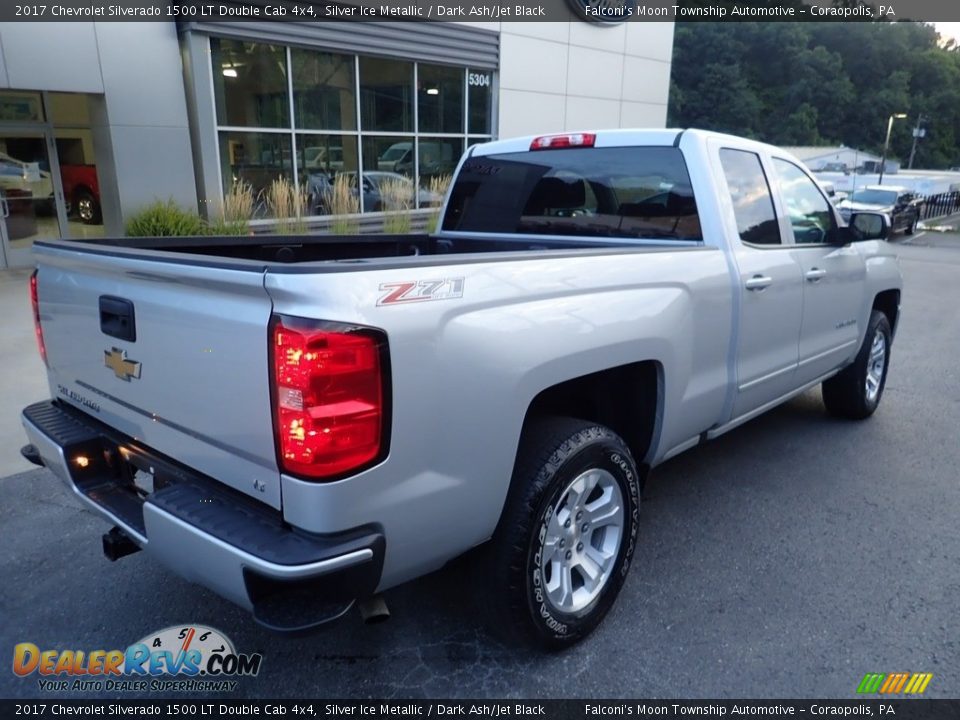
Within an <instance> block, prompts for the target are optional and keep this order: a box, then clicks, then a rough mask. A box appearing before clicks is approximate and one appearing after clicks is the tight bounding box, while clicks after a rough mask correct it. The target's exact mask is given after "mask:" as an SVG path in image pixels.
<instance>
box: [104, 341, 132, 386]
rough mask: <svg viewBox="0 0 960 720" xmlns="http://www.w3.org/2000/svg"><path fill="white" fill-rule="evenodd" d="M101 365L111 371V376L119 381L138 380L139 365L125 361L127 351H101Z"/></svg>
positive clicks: (114, 349)
mask: <svg viewBox="0 0 960 720" xmlns="http://www.w3.org/2000/svg"><path fill="white" fill-rule="evenodd" d="M103 364H104V365H106V366H107V367H108V368H110V369H111V370H113V374H114V375H116V376H117V377H118V378H120V379H121V380H126V381H127V382H130V378H136V379H138V380H139V379H140V363H139V362H137V361H136V360H128V359H127V351H126V350H121V349H120V348H112V349H110V350H104V351H103Z"/></svg>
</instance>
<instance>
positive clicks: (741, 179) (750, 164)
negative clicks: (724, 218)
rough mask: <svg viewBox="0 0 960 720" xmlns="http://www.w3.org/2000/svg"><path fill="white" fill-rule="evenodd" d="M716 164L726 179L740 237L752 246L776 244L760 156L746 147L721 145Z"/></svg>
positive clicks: (774, 222)
mask: <svg viewBox="0 0 960 720" xmlns="http://www.w3.org/2000/svg"><path fill="white" fill-rule="evenodd" d="M720 164H721V165H722V166H723V174H724V175H725V176H726V178H727V188H728V189H729V191H730V199H731V200H732V201H733V215H734V217H735V218H736V220H737V232H739V233H740V239H741V240H743V241H744V242H748V243H752V244H754V245H779V244H780V227H779V225H778V224H777V215H776V213H775V212H774V209H773V197H772V196H771V194H770V186H769V185H768V184H767V176H766V175H765V174H764V172H763V166H762V165H761V164H760V157H759V156H758V155H757V154H756V153H752V152H747V151H746V150H731V149H729V148H723V149H722V150H721V151H720Z"/></svg>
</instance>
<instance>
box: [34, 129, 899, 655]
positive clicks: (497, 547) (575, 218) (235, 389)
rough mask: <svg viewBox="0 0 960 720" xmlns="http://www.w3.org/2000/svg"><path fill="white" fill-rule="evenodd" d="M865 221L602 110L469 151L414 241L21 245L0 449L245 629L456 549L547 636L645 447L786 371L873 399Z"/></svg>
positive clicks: (761, 168) (728, 420)
mask: <svg viewBox="0 0 960 720" xmlns="http://www.w3.org/2000/svg"><path fill="white" fill-rule="evenodd" d="M889 229H890V227H889V219H888V218H887V217H886V216H884V215H881V214H870V213H861V214H854V215H853V216H852V217H851V218H850V222H849V224H847V223H845V222H843V221H842V220H841V218H840V217H839V216H838V214H837V212H836V211H835V209H834V207H833V205H832V204H831V203H830V202H829V200H828V199H827V197H826V196H825V195H824V193H823V192H822V189H821V188H820V187H819V186H818V184H817V182H816V181H815V180H813V179H812V177H811V176H810V175H809V173H808V172H807V170H806V169H805V168H804V166H803V165H802V164H801V163H800V162H798V161H797V160H796V159H795V158H793V157H792V156H790V155H789V154H787V153H785V152H783V151H781V150H779V149H777V148H775V147H771V146H768V145H763V144H760V143H756V142H752V141H749V140H744V139H741V138H736V137H731V136H726V135H719V134H715V133H708V132H703V131H697V130H688V131H682V132H681V131H677V130H616V131H613V130H611V131H598V132H595V133H572V134H563V135H551V136H542V137H526V138H518V139H511V140H503V141H498V142H492V143H488V144H485V145H476V146H474V147H472V148H470V149H469V150H468V151H467V153H466V154H465V156H464V157H463V158H462V159H461V161H460V164H459V167H458V169H457V173H456V176H455V179H454V182H453V185H452V187H451V190H450V192H449V194H448V197H447V198H446V201H445V206H444V208H443V210H442V219H441V224H440V229H439V230H438V232H436V233H435V234H432V235H373V236H354V237H339V236H298V237H274V236H262V237H250V238H239V239H238V238H156V239H148V240H142V239H138V240H134V239H129V238H128V239H124V240H115V241H111V240H104V241H100V242H96V243H92V242H90V243H78V242H63V241H51V242H38V243H36V258H37V265H38V268H37V271H36V273H35V275H34V277H33V279H32V283H31V291H32V293H33V307H34V313H35V320H36V327H37V338H38V341H39V344H40V349H41V353H42V354H43V356H44V359H45V361H46V364H47V367H48V372H49V381H50V392H51V395H52V397H53V400H46V401H43V402H40V403H37V404H35V405H31V406H30V407H28V408H26V409H25V410H24V411H23V425H24V427H25V429H26V433H27V436H28V438H29V442H30V445H28V446H26V447H25V448H24V450H23V452H24V454H25V455H26V456H27V457H28V458H30V459H32V460H34V461H35V462H37V463H38V464H43V465H45V466H46V467H48V468H49V469H50V470H51V471H53V472H54V473H55V474H57V475H58V476H59V477H60V478H61V479H62V480H63V481H64V482H65V483H66V485H67V486H68V487H69V488H70V489H71V490H72V491H73V492H74V493H75V494H76V495H77V496H78V497H79V498H80V500H81V501H82V502H83V503H85V504H86V505H87V506H88V507H90V508H91V509H93V510H94V511H95V512H96V513H98V514H100V515H101V516H103V517H104V518H105V519H106V520H107V521H108V522H109V523H111V524H112V525H113V526H114V527H113V529H112V530H111V531H110V532H109V533H107V534H106V535H104V550H105V552H106V554H107V556H108V557H109V558H111V559H116V558H118V557H121V556H123V555H125V554H128V553H130V552H133V551H136V550H139V549H143V550H146V551H147V553H149V554H151V555H153V556H154V557H155V558H156V559H157V560H158V561H159V562H160V563H162V564H163V565H166V566H167V567H168V568H170V569H172V570H173V571H175V572H177V573H179V574H180V575H182V576H183V577H185V578H187V579H189V580H191V581H194V582H197V583H200V584H202V585H205V586H207V587H209V588H212V589H213V590H214V591H216V592H217V593H219V594H221V595H222V596H224V597H226V598H229V599H230V600H232V601H234V602H236V603H238V604H240V605H242V606H244V607H246V608H248V609H250V610H251V611H252V613H253V615H254V617H255V618H256V619H257V620H258V621H260V622H261V623H263V624H265V625H267V626H269V627H272V628H275V629H278V630H290V631H293V630H303V629H307V628H311V627H313V626H316V625H319V624H322V623H324V622H327V621H329V620H332V619H334V618H337V617H339V616H341V615H343V614H344V613H345V612H346V611H347V610H348V609H349V608H350V607H351V606H352V605H354V604H355V603H359V605H360V607H361V610H362V611H365V612H366V614H367V616H368V617H372V618H378V617H382V616H383V612H384V610H385V606H384V605H383V603H382V598H381V596H380V593H381V592H382V591H384V590H386V589H387V588H391V587H394V586H396V585H397V584H399V583H402V582H404V581H407V580H410V579H411V578H415V577H417V576H420V575H423V574H424V573H428V572H430V571H432V570H435V569H437V568H440V567H441V566H443V565H444V564H445V563H448V562H449V561H451V560H452V559H454V558H456V557H458V556H460V555H462V554H464V553H466V552H467V551H469V550H471V549H473V548H478V546H481V545H484V547H483V548H478V552H477V553H476V554H477V558H476V562H477V563H480V564H481V567H480V568H479V569H478V571H477V573H478V575H480V576H482V581H481V583H480V584H481V586H482V588H483V593H484V596H483V605H484V607H485V608H487V609H488V610H489V611H490V614H491V616H492V618H493V621H494V625H495V627H497V628H498V629H500V630H501V631H504V632H505V634H507V635H508V636H511V637H514V638H525V639H527V640H529V641H531V642H533V643H535V644H539V645H542V646H546V647H550V648H559V647H564V646H567V645H570V644H572V643H574V642H576V641H577V640H580V639H582V638H583V637H585V636H586V635H587V634H588V633H589V632H590V631H591V630H592V629H593V628H594V627H596V625H597V624H598V623H599V622H600V620H601V619H602V618H603V616H604V615H605V614H606V613H607V611H608V610H609V609H610V607H611V605H612V603H613V602H614V599H615V598H616V596H617V594H618V592H619V590H620V588H621V586H622V584H623V582H624V580H625V578H626V576H627V571H628V569H629V567H630V563H631V559H632V557H633V554H634V552H635V550H636V547H637V544H638V533H637V531H638V513H639V509H640V500H641V490H642V486H643V481H644V479H645V478H646V476H647V474H648V473H649V471H650V469H651V468H653V467H655V466H656V465H657V464H659V463H662V462H663V461H664V460H666V459H667V458H670V457H672V456H674V455H676V454H677V453H680V452H682V451H683V450H686V449H688V448H691V447H693V446H695V445H697V444H699V443H702V442H705V441H706V440H709V439H711V438H714V437H717V436H718V435H722V434H723V433H725V432H726V431H728V430H730V429H731V428H734V427H736V426H738V425H740V424H741V423H743V422H745V421H747V420H749V419H751V418H753V417H755V416H757V415H759V414H760V413H763V412H764V411H766V410H769V409H770V408H772V407H774V406H775V405H777V404H779V403H782V402H784V401H785V400H787V399H789V398H790V397H792V396H794V395H796V394H798V393H801V392H803V391H805V390H807V389H809V388H812V387H814V386H815V385H818V384H822V393H823V400H824V404H825V406H826V409H827V411H828V412H830V413H831V414H833V415H839V416H842V417H846V418H852V419H862V418H866V417H868V416H869V415H870V414H871V413H873V412H874V410H875V409H876V408H877V405H878V403H879V402H880V397H881V395H882V393H883V387H884V381H885V378H886V374H887V367H888V365H889V361H890V347H891V342H892V340H893V337H894V331H895V329H896V326H897V319H898V317H899V311H900V288H901V276H900V271H899V269H898V265H897V261H896V258H895V255H894V253H893V252H892V250H891V248H890V246H889V245H888V244H887V243H886V242H885V241H884V238H885V237H886V235H887V233H888V232H889ZM488 541H489V542H488Z"/></svg>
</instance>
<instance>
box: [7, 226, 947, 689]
mask: <svg viewBox="0 0 960 720" xmlns="http://www.w3.org/2000/svg"><path fill="white" fill-rule="evenodd" d="M898 246H899V250H900V254H901V260H902V268H903V272H904V276H905V283H906V286H905V292H904V298H903V315H902V320H901V325H900V331H899V334H898V337H897V339H896V342H895V344H894V347H893V357H892V363H891V367H890V375H889V379H888V382H887V387H886V392H885V395H884V398H883V402H882V404H881V407H880V409H879V411H878V412H877V413H876V415H875V416H874V417H873V418H871V419H870V420H868V421H865V422H860V423H854V422H843V421H838V420H833V419H830V418H828V417H827V416H826V415H825V413H824V409H823V405H822V402H821V400H820V395H819V391H818V390H817V391H812V392H809V393H807V394H805V395H803V396H801V397H799V398H797V399H796V400H794V401H792V402H790V403H789V404H787V405H785V406H783V407H781V408H778V409H777V410H774V411H773V412H771V413H769V414H767V415H765V416H764V417H763V418H761V419H759V420H755V421H753V422H751V423H748V424H747V425H745V426H743V427H741V428H739V429H737V430H735V431H733V432H731V433H729V434H727V435H726V436H724V437H721V438H719V439H718V440H716V441H714V442H712V443H709V444H707V445H705V446H702V447H699V448H697V449H694V450H691V451H689V452H687V453H685V454H683V455H681V456H679V457H677V458H675V459H674V460H671V461H670V462H668V463H666V464H665V465H663V466H661V467H659V468H657V469H656V470H655V471H654V474H653V476H652V478H651V480H650V482H649V483H648V484H647V487H646V491H645V496H644V505H643V508H642V513H641V517H642V520H641V532H640V542H639V544H638V547H637V552H636V560H635V563H634V566H633V568H632V570H631V573H630V576H629V577H628V579H627V582H626V585H625V587H624V590H623V592H622V594H621V596H620V598H619V600H618V602H617V603H616V605H615V607H614V609H613V611H612V612H611V614H610V615H609V616H608V618H607V620H606V622H605V623H603V625H602V626H601V627H600V628H599V629H598V631H597V632H596V633H595V634H594V635H593V636H592V637H591V638H589V639H588V640H587V641H586V642H584V643H582V644H581V645H579V646H578V647H576V648H574V649H572V650H569V651H567V652H564V653H560V654H553V655H542V654H539V653H535V652H530V651H523V650H516V649H513V648H508V647H505V646H503V645H501V644H499V643H498V642H497V641H495V640H494V639H493V638H492V637H491V636H490V635H489V634H488V633H487V631H486V630H485V629H484V628H483V626H482V625H481V624H480V621H479V619H478V617H477V616H476V613H475V611H474V607H475V605H474V602H473V601H474V598H473V597H471V596H470V594H469V592H468V590H467V589H466V588H468V587H473V586H474V585H475V583H473V582H472V580H473V578H471V577H470V575H471V574H472V573H474V572H475V569H474V566H473V565H471V564H470V563H469V562H462V563H459V564H457V565H455V566H454V567H452V568H448V569H446V570H444V571H442V572H439V573H436V574H434V575H431V576H429V577H426V578H423V579H421V580H418V581H416V582H413V583H410V584H408V585H406V586H403V587H401V588H398V589H396V590H394V591H391V592H389V593H388V594H387V599H388V602H389V604H390V609H391V611H392V614H393V617H392V618H391V620H390V621H389V622H387V623H385V624H382V625H377V626H369V627H368V626H364V625H362V624H361V622H360V620H359V618H358V617H357V616H356V614H352V615H351V616H349V617H348V618H346V619H345V620H344V621H341V622H340V623H339V624H337V625H335V626H333V627H331V628H329V629H328V630H325V631H323V632H321V633H317V634H314V635H310V636H307V637H302V638H296V639H289V638H284V637H279V636H275V635H272V634H270V633H269V632H267V631H265V630H263V629H261V628H260V627H258V626H257V625H256V624H254V622H253V621H252V620H251V619H250V618H249V617H248V616H247V615H246V613H245V612H243V611H241V610H239V609H237V608H236V607H234V606H233V605H231V604H230V603H228V602H226V601H224V600H221V599H219V598H218V597H216V596H215V595H213V594H212V593H210V592H207V591H206V590H204V589H202V588H199V587H197V586H194V585H191V584H189V583H187V582H186V581H183V580H181V579H179V578H178V577H177V576H175V575H174V574H172V573H170V572H168V571H166V570H164V569H163V568H161V567H159V566H157V565H156V564H154V563H153V562H151V561H150V560H149V558H147V557H145V556H144V555H143V554H137V555H134V556H131V557H129V558H125V559H123V560H121V561H119V562H117V563H109V562H107V561H106V560H105V559H104V558H103V557H102V555H101V552H100V535H101V534H102V533H103V532H104V531H105V530H106V529H107V526H106V524H105V523H103V522H101V521H100V520H99V519H97V518H95V517H94V516H93V515H92V514H90V513H89V512H87V511H85V510H82V509H80V507H79V505H78V503H77V502H76V501H75V500H74V499H73V498H72V497H71V496H69V495H68V494H67V492H66V491H65V489H64V488H63V487H62V486H61V484H60V483H59V481H57V480H56V479H55V478H54V477H53V476H52V475H51V474H50V473H49V472H47V471H45V470H34V471H29V472H24V473H19V474H16V475H12V476H9V477H6V478H3V479H0V533H2V534H0V539H2V544H3V548H4V551H3V553H2V556H0V578H2V581H0V618H2V622H0V652H12V648H13V646H14V644H16V643H20V642H32V643H34V644H36V645H38V646H39V647H40V648H42V649H45V648H72V649H83V650H87V651H89V650H92V649H112V648H121V649H122V648H125V647H127V645H128V644H130V643H132V642H134V641H136V640H138V639H139V638H141V637H143V636H145V635H147V634H148V633H150V632H151V631H154V630H159V629H161V628H164V627H167V626H171V625H178V624H187V623H201V624H205V625H209V626H212V627H216V628H219V629H220V630H222V631H223V632H225V633H226V634H227V635H228V636H229V637H230V638H232V640H233V642H234V644H235V645H236V647H237V649H238V650H239V651H241V652H260V653H262V654H263V656H264V659H263V666H262V669H261V672H260V674H259V675H258V676H257V677H256V678H248V679H246V680H244V681H241V682H240V685H239V687H238V688H237V690H236V692H234V693H231V694H230V695H229V697H231V698H243V697H262V698H268V697H304V696H308V697H312V698H322V697H344V698H346V697H374V698H388V697H392V698H417V697H444V698H448V697H449V698H454V697H460V698H468V697H472V698H484V697H491V698H499V697H525V698H551V697H583V698H611V697H643V698H676V697H689V698H722V697H729V698H742V697H753V698H777V697H801V698H802V697H811V698H815V697H833V698H849V699H855V698H856V695H855V690H856V687H857V685H858V684H859V683H860V680H861V679H862V678H863V676H864V674H865V673H868V672H876V673H892V672H929V673H933V679H932V681H931V682H930V684H929V686H928V689H927V691H926V696H928V697H935V698H937V697H941V698H942V697H952V698H957V697H960V522H958V515H960V363H958V358H960V312H958V308H960V236H958V235H946V234H933V233H924V234H921V235H919V236H918V237H916V238H915V239H913V240H910V241H909V242H900V243H898ZM4 405H6V403H4ZM11 411H15V409H14V408H6V407H5V408H4V412H11ZM424 522H429V518H424ZM490 591H491V592H492V591H495V588H492V587H491V588H490ZM9 657H10V656H8V658H9ZM7 667H8V668H9V667H10V666H9V665H8V666H7ZM111 695H112V696H114V697H117V696H121V694H120V693H116V692H114V693H100V694H96V693H95V694H92V695H90V694H81V693H61V694H59V696H60V697H91V696H111ZM123 696H124V697H126V695H123ZM0 697H23V698H26V697H47V698H50V697H53V695H51V694H50V693H45V692H43V691H41V690H40V689H39V687H38V684H37V676H36V675H33V676H31V677H29V678H26V679H22V678H18V677H15V676H14V675H13V674H12V673H11V672H10V671H9V670H6V671H0Z"/></svg>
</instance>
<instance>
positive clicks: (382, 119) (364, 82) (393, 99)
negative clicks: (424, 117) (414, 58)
mask: <svg viewBox="0 0 960 720" xmlns="http://www.w3.org/2000/svg"><path fill="white" fill-rule="evenodd" d="M360 123H361V125H362V129H363V130H377V131H381V132H383V131H387V132H412V131H413V63H411V62H402V61H399V60H385V59H382V58H370V57H361V58H360Z"/></svg>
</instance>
